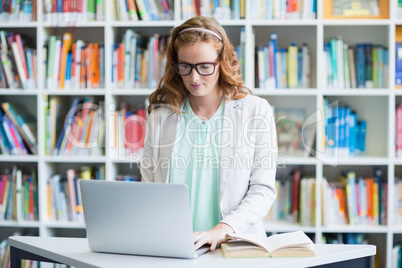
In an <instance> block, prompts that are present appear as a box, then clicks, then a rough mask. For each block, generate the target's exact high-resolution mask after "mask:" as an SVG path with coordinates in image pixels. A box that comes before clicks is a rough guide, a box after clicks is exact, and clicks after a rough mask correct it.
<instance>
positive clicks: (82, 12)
mask: <svg viewBox="0 0 402 268" xmlns="http://www.w3.org/2000/svg"><path fill="white" fill-rule="evenodd" d="M43 14H44V21H46V22H50V23H53V24H57V23H62V22H76V21H84V22H85V21H95V20H96V21H101V20H104V18H105V1H104V0H81V1H79V0H44V1H43Z"/></svg>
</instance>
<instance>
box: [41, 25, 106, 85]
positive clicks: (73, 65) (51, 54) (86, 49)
mask: <svg viewBox="0 0 402 268" xmlns="http://www.w3.org/2000/svg"><path fill="white" fill-rule="evenodd" d="M44 51H45V52H46V55H45V56H44V57H45V61H44V62H45V70H46V87H47V89H83V88H86V89H88V88H102V87H103V86H104V81H105V78H104V70H102V69H101V68H103V67H104V62H103V61H104V44H98V43H85V42H84V41H82V40H77V41H75V42H73V36H72V34H71V33H69V32H66V33H64V34H63V37H61V36H54V35H52V36H50V37H49V40H48V43H47V44H46V45H45V46H44Z"/></svg>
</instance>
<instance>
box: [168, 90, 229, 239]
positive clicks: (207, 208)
mask: <svg viewBox="0 0 402 268" xmlns="http://www.w3.org/2000/svg"><path fill="white" fill-rule="evenodd" d="M223 110H224V105H223V102H222V103H221V105H220V106H219V108H218V110H217V111H216V112H215V114H214V115H213V116H212V117H211V118H210V119H209V120H208V121H204V120H202V119H200V118H199V117H197V116H196V115H195V114H194V112H193V110H192V109H191V105H190V103H189V101H188V98H187V99H186V102H185V103H184V106H183V109H182V113H183V118H182V120H180V123H179V129H178V131H177V134H176V142H177V143H176V144H175V145H174V146H173V150H172V157H171V162H170V170H169V182H170V183H176V184H186V185H187V187H188V190H189V194H190V207H191V213H192V218H193V231H194V232H200V231H207V230H209V229H211V228H212V227H214V226H215V225H217V224H218V223H219V222H220V221H221V219H222V218H221V213H220V209H219V163H220V149H219V145H220V143H221V131H220V130H221V127H222V116H223Z"/></svg>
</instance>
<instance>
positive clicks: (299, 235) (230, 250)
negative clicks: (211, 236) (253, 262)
mask: <svg viewBox="0 0 402 268" xmlns="http://www.w3.org/2000/svg"><path fill="white" fill-rule="evenodd" d="M221 251H222V255H223V256H224V257H225V258H255V257H271V258H279V257H314V256H315V249H314V243H313V241H311V239H310V238H309V237H308V236H307V235H306V234H305V233H304V232H303V231H296V232H288V233H282V234H275V235H271V236H269V237H266V238H265V237H260V236H258V235H255V234H252V233H245V234H227V235H226V237H225V239H224V242H223V243H222V244H221Z"/></svg>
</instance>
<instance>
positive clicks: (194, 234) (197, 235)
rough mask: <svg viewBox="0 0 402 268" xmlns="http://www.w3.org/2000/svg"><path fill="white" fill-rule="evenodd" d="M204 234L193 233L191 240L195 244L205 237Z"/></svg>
mask: <svg viewBox="0 0 402 268" xmlns="http://www.w3.org/2000/svg"><path fill="white" fill-rule="evenodd" d="M205 235H206V234H205V232H195V233H193V240H194V243H196V242H197V241H198V240H200V239H202V238H203V237H205Z"/></svg>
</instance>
